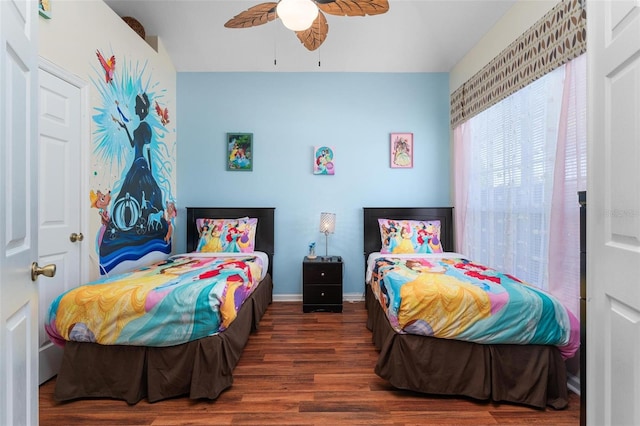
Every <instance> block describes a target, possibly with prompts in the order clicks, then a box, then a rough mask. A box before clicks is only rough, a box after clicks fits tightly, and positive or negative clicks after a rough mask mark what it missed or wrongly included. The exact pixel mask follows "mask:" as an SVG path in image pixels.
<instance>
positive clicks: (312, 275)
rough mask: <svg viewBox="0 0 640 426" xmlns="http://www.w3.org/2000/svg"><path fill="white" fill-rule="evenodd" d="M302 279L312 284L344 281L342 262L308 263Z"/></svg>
mask: <svg viewBox="0 0 640 426" xmlns="http://www.w3.org/2000/svg"><path fill="white" fill-rule="evenodd" d="M302 279H303V280H304V282H305V283H310V284H324V283H330V284H340V283H342V263H327V264H322V263H316V264H313V263H307V264H306V266H305V268H304V270H303V276H302Z"/></svg>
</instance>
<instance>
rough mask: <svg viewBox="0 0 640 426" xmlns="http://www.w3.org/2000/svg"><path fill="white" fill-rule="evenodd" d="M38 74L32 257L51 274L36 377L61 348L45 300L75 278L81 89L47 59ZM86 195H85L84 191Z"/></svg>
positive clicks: (47, 372) (49, 372)
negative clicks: (50, 330)
mask: <svg viewBox="0 0 640 426" xmlns="http://www.w3.org/2000/svg"><path fill="white" fill-rule="evenodd" d="M44 68H45V69H43V65H41V69H40V72H39V74H40V79H39V96H38V98H39V106H40V108H39V112H38V123H39V130H38V131H39V154H40V162H39V163H40V166H39V168H38V169H39V170H38V172H39V185H38V187H39V188H38V193H39V196H38V206H39V231H38V235H39V236H38V246H39V250H38V252H39V255H38V263H40V264H49V263H55V264H56V266H57V271H56V275H55V277H53V278H50V279H48V280H47V281H46V283H42V284H41V285H40V286H39V297H40V308H39V312H40V321H39V325H40V333H39V340H38V343H39V358H40V361H39V366H40V377H39V383H40V384H42V383H44V382H45V381H47V380H49V379H50V378H51V377H53V376H55V375H56V374H58V369H59V368H60V361H61V359H62V348H60V347H58V346H56V345H54V344H53V343H52V342H51V341H50V340H49V338H48V336H47V333H46V332H45V329H44V322H45V320H46V319H47V313H48V310H49V305H50V304H51V302H52V301H53V299H54V298H55V297H56V296H58V295H59V294H60V293H62V292H64V291H65V290H68V289H70V288H72V287H76V286H77V285H78V284H79V283H80V280H81V275H80V265H81V261H80V259H81V253H82V250H81V248H82V247H83V246H84V245H86V242H84V234H83V232H82V231H83V230H82V226H81V220H80V218H81V207H80V199H81V179H80V176H82V173H81V161H82V157H81V151H82V150H81V128H82V126H81V103H80V102H81V90H80V88H79V87H77V85H76V84H71V83H70V82H68V81H66V80H65V79H64V78H62V77H65V78H67V79H69V78H71V76H68V75H66V73H64V72H63V71H62V70H58V69H56V68H55V67H54V66H53V65H51V64H46V66H44ZM87 199H88V197H87Z"/></svg>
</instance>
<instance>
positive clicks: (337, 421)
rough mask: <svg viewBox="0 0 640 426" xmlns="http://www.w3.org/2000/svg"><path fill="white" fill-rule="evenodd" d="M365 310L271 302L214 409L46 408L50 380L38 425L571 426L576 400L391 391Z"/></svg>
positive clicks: (90, 404)
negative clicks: (528, 401) (562, 404)
mask: <svg viewBox="0 0 640 426" xmlns="http://www.w3.org/2000/svg"><path fill="white" fill-rule="evenodd" d="M365 324H366V311H365V307H364V303H362V302H357V303H345V306H344V312H343V313H341V314H335V313H324V312H319V313H307V314H303V313H302V304H301V303H294V302H274V303H273V304H272V305H271V306H269V309H268V310H267V312H266V314H265V316H264V317H263V319H262V322H261V323H260V329H259V330H258V331H257V332H256V333H254V334H253V335H252V336H251V338H250V339H249V342H248V344H247V347H246V348H245V351H244V353H243V356H242V358H241V359H240V362H239V363H238V365H237V367H236V369H235V372H234V384H233V386H232V387H231V388H229V389H228V390H226V391H225V392H223V393H222V395H221V396H220V397H219V398H218V399H217V400H215V401H199V400H198V401H193V400H190V399H188V398H186V397H185V398H175V399H171V400H166V401H160V402H156V403H153V404H150V403H148V402H146V401H145V400H143V401H141V402H139V403H138V404H136V405H132V406H130V405H128V404H127V403H126V402H124V401H114V400H79V401H72V402H67V403H57V402H55V401H54V400H53V389H54V387H55V378H54V379H52V380H50V381H48V382H46V383H45V384H43V385H42V386H41V387H40V425H41V426H48V425H92V426H93V425H158V426H159V425H231V424H232V425H323V426H324V425H396V426H401V425H521V424H528V425H530V424H539V425H556V426H558V425H578V424H579V423H580V422H579V417H580V397H579V396H578V395H576V394H574V393H571V394H570V395H571V398H570V401H569V407H568V408H567V409H564V410H553V409H551V408H548V409H546V410H537V409H533V408H529V407H523V406H518V405H513V404H497V403H491V402H484V401H475V400H472V399H466V398H452V397H433V396H427V395H422V394H418V393H413V392H406V391H399V390H395V389H393V388H392V387H391V386H389V384H388V383H387V382H386V381H385V380H382V379H381V378H379V377H378V376H376V375H375V373H374V372H373V368H374V365H375V362H376V358H377V356H378V353H377V351H376V350H375V348H374V346H373V344H372V343H371V333H370V332H369V330H367V328H366V326H365Z"/></svg>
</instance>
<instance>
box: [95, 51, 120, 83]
mask: <svg viewBox="0 0 640 426" xmlns="http://www.w3.org/2000/svg"><path fill="white" fill-rule="evenodd" d="M96 56H98V60H99V61H100V65H102V69H103V70H104V79H105V81H106V82H107V83H111V80H113V73H114V71H115V70H116V57H115V55H111V58H109V60H106V59H105V58H104V56H102V53H100V51H99V50H96Z"/></svg>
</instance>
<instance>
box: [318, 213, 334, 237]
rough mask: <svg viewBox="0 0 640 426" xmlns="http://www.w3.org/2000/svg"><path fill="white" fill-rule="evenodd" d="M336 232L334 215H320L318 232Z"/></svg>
mask: <svg viewBox="0 0 640 426" xmlns="http://www.w3.org/2000/svg"><path fill="white" fill-rule="evenodd" d="M335 230H336V214H335V213H320V232H323V233H325V234H333V233H334V232H335Z"/></svg>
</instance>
